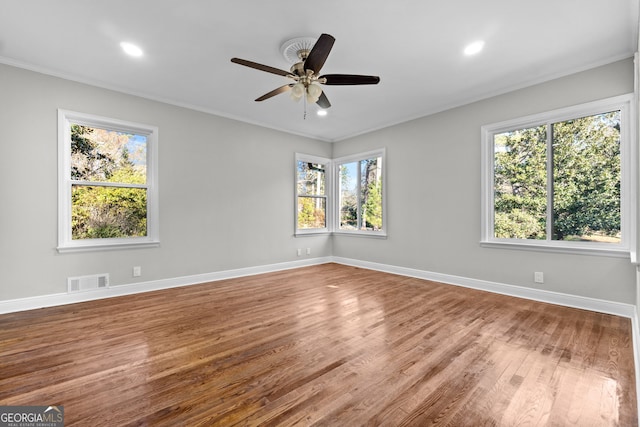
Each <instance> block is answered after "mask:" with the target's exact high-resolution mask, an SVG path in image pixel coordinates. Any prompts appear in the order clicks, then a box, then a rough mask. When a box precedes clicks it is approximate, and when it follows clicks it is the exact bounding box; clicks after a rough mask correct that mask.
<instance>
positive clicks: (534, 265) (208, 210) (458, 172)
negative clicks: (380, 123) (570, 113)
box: [0, 60, 636, 304]
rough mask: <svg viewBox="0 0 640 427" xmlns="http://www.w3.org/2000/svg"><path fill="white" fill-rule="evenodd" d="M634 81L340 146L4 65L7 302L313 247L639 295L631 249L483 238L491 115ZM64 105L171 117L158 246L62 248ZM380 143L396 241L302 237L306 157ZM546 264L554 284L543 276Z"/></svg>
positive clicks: (552, 92) (579, 291)
mask: <svg viewBox="0 0 640 427" xmlns="http://www.w3.org/2000/svg"><path fill="white" fill-rule="evenodd" d="M632 91H633V64H632V62H631V61H630V60H629V61H622V62H619V63H614V64H610V65H608V66H605V67H600V68H597V69H594V70H590V71H587V72H583V73H579V74H576V75H573V76H569V77H566V78H562V79H558V80H555V81H552V82H548V83H545V84H541V85H537V86H534V87H530V88H527V89H523V90H519V91H515V92H512V93H508V94H505V95H501V96H497V97H494V98H491V99H488V100H485V101H481V102H477V103H474V104H471V105H467V106H464V107H460V108H456V109H453V110H449V111H446V112H443V113H440V114H436V115H433V116H429V117H425V118H422V119H419V120H414V121H411V122H408V123H404V124H401V125H397V126H394V127H390V128H387V129H383V130H380V131H377V132H374V133H370V134H367V135H363V136H360V137H357V138H352V139H350V140H347V141H342V142H338V143H335V144H328V143H325V142H320V141H314V140H310V139H305V138H302V137H298V136H293V135H288V134H284V133H280V132H276V131H273V130H268V129H264V128H260V127H256V126H252V125H248V124H244V123H240V122H237V121H233V120H228V119H224V118H220V117H216V116H212V115H208V114H205V113H200V112H196V111H192V110H188V109H184V108H179V107H175V106H171V105H167V104H163V103H159V102H154V101H149V100H145V99H142V98H137V97H134V96H129V95H125V94H121V93H117V92H113V91H109V90H105V89H100V88H96V87H92V86H87V85H83V84H79V83H74V82H70V81H66V80H62V79H58V78H55V77H50V76H45V75H42V74H38V73H34V72H30V71H25V70H21V69H17V68H13V67H9V66H3V65H0V94H1V95H0V146H1V147H2V155H0V195H1V196H2V199H1V200H2V201H1V202H0V301H1V300H10V299H14V298H22V297H29V296H40V295H48V294H55V293H61V292H65V291H66V278H67V277H69V276H79V275H85V274H93V273H110V274H111V281H112V284H114V285H122V284H126V283H133V282H134V281H149V280H156V279H164V278H175V277H182V276H189V275H194V274H199V273H211V272H216V271H223V270H229V269H235V268H242V267H251V266H259V265H267V264H274V263H279V262H287V261H295V260H299V259H300V258H298V257H296V255H295V248H297V247H305V248H306V247H311V248H312V253H313V255H312V256H314V257H322V256H329V255H332V254H333V255H335V256H340V257H346V258H354V259H359V260H364V261H372V262H379V263H384V264H390V265H396V266H401V267H410V268H416V269H421V270H426V271H433V272H437V273H444V274H452V275H458V276H463V277H468V278H474V279H483V280H489V281H495V282H500V283H506V284H514V285H520V286H531V287H536V288H541V289H547V290H552V291H558V292H564V293H569V294H574V295H580V296H587V297H593V298H600V299H605V300H610V301H616V302H625V303H629V304H635V301H636V294H635V288H634V287H635V276H634V273H635V268H634V267H633V266H632V265H631V263H630V262H629V260H628V259H619V258H607V257H593V256H578V255H561V254H547V253H541V252H531V251H513V250H502V249H488V248H481V247H480V246H479V244H478V241H479V238H480V184H479V179H480V160H479V156H480V126H481V125H483V124H487V123H492V122H497V121H502V120H506V119H510V118H514V117H519V116H523V115H527V114H532V113H537V112H541V111H546V110H549V109H554V108H559V107H564V106H568V105H573V104H576V103H581V102H586V101H591V100H595V99H600V98H605V97H609V96H614V95H619V94H623V93H629V92H632ZM425 96H428V94H426V95H425ZM57 108H63V109H68V110H74V111H80V112H85V113H91V114H97V115H102V116H107V117H112V118H117V119H122V120H127V121H134V122H141V123H146V124H151V125H156V126H158V127H159V129H160V133H159V135H160V149H159V163H160V164H159V182H160V205H161V210H160V238H161V246H160V247H159V248H151V249H135V250H120V251H102V252H87V253H80V254H58V253H57V252H56V250H55V247H56V244H57V139H56V138H57V113H56V112H57ZM381 147H386V148H387V160H388V169H387V178H388V181H387V187H388V188H387V196H388V231H389V237H388V239H386V240H379V239H370V238H362V237H343V236H335V237H333V240H332V239H331V238H330V237H327V236H321V237H304V238H298V239H296V238H294V237H293V156H294V153H295V152H302V153H306V154H314V155H318V156H324V157H332V156H333V157H340V156H343V155H348V154H352V153H356V152H360V151H367V150H371V149H377V148H381ZM247 206H251V208H250V209H247ZM451 224H453V225H454V226H450V225H451ZM134 265H140V266H142V271H143V275H142V277H140V278H135V279H134V278H133V277H131V268H132V267H133V266H134ZM534 271H543V272H544V273H545V284H543V285H535V286H534V284H533V272H534Z"/></svg>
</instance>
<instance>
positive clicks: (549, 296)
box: [333, 257, 636, 319]
mask: <svg viewBox="0 0 640 427" xmlns="http://www.w3.org/2000/svg"><path fill="white" fill-rule="evenodd" d="M333 262H335V263H338V264H344V265H350V266H353V267H361V268H366V269H368V270H375V271H382V272H385V273H392V274H398V275H401V276H407V277H415V278H417V279H424V280H432V281H434V282H439V283H445V284H449V285H454V286H462V287H465V288H470V289H478V290H482V291H488V292H492V293H496V294H501V295H508V296H512V297H517V298H524V299H528V300H533V301H540V302H546V303H550V304H556V305H561V306H565V307H573V308H580V309H583V310H590V311H596V312H599V313H607V314H613V315H616V316H622V317H628V318H631V319H632V318H633V317H634V316H635V312H636V307H635V306H634V305H631V304H625V303H621V302H615V301H605V300H601V299H596V298H589V297H581V296H577V295H569V294H563V293H559V292H551V291H545V290H541V289H533V288H526V287H522V286H515V285H508V284H504V283H498V282H489V281H486V280H479V279H472V278H468V277H461V276H453V275H450V274H442V273H434V272H432V271H426V270H417V269H413V268H407V267H398V266H393V265H388V264H379V263H375V262H369V261H360V260H356V259H350V258H341V257H333Z"/></svg>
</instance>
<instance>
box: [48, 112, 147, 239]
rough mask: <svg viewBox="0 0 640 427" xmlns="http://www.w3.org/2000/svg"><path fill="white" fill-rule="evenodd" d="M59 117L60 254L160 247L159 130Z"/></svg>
mask: <svg viewBox="0 0 640 427" xmlns="http://www.w3.org/2000/svg"><path fill="white" fill-rule="evenodd" d="M59 115H60V117H59V121H60V123H59V126H60V136H59V138H60V142H59V145H60V195H61V200H60V202H59V203H60V216H59V217H60V231H59V235H60V236H59V250H60V251H65V250H79V249H96V248H104V247H112V246H116V247H118V246H130V245H141V244H142V245H144V244H147V245H148V244H157V219H156V218H157V206H156V204H157V202H156V199H157V188H156V186H155V163H156V162H155V159H154V155H155V142H156V135H157V130H156V129H155V128H154V127H149V126H145V125H138V124H133V123H126V122H122V121H117V120H111V119H105V118H100V117H96V116H90V115H86V114H80V113H73V112H66V111H60V113H59Z"/></svg>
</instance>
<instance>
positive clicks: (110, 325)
mask: <svg viewBox="0 0 640 427" xmlns="http://www.w3.org/2000/svg"><path fill="white" fill-rule="evenodd" d="M0 376H1V378H0V405H64V411H65V421H66V423H65V425H67V426H102V425H108V426H127V425H131V426H133V425H149V426H198V425H203V426H204V425H206V426H211V425H224V426H227V425H251V426H253V425H278V426H280V425H327V426H359V425H371V426H373V425H376V426H377V425H384V426H411V425H415V426H426V425H442V426H525V425H526V426H581V427H582V426H634V425H637V416H638V415H637V408H636V389H635V374H634V364H633V351H632V338H631V322H630V320H629V319H626V318H620V317H616V316H611V315H606V314H600V313H594V312H589V311H584V310H577V309H571V308H564V307H559V306H554V305H549V304H544V303H538V302H533V301H528V300H522V299H517V298H512V297H507V296H502V295H495V294H491V293H486V292H481V291H475V290H470V289H464V288H460V287H455V286H450V285H443V284H438V283H434V282H429V281H424V280H419V279H413V278H407V277H402V276H395V275H391V274H385V273H380V272H374V271H368V270H364V269H358V268H354V267H347V266H343V265H337V264H325V265H320V266H313V267H306V268H300V269H296V270H288V271H283V272H277V273H270V274H264V275H258V276H252V277H245V278H239V279H232V280H225V281H220V282H215V283H209V284H203V285H197V286H189V287H184V288H176V289H169V290H163V291H157V292H150V293H144V294H138V295H135V296H127V297H120V298H112V299H106V300H100V301H94V302H88V303H81V304H74V305H67V306H61V307H53V308H46V309H40V310H33V311H27V312H21V313H13V314H7V315H2V316H0Z"/></svg>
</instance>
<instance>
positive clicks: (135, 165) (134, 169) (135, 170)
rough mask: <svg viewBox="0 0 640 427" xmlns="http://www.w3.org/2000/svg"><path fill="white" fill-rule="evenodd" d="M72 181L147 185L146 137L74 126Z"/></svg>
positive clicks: (72, 124) (72, 125) (72, 138)
mask: <svg viewBox="0 0 640 427" xmlns="http://www.w3.org/2000/svg"><path fill="white" fill-rule="evenodd" d="M71 179H73V180H77V181H102V182H119V183H127V184H146V179H147V138H146V136H144V135H134V134H128V133H123V132H116V131H110V130H106V129H100V128H92V127H89V126H82V125H79V124H75V123H71Z"/></svg>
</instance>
